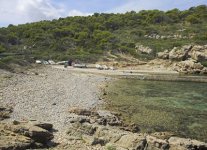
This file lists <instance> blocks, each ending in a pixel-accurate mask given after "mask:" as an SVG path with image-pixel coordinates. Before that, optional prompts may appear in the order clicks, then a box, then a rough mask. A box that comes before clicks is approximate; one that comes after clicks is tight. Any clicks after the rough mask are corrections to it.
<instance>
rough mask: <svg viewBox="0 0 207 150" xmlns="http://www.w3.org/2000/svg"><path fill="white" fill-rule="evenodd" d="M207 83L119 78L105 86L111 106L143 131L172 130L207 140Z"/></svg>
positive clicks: (187, 136) (108, 102)
mask: <svg viewBox="0 0 207 150" xmlns="http://www.w3.org/2000/svg"><path fill="white" fill-rule="evenodd" d="M206 89H207V83H197V82H177V81H173V82H171V81H152V80H150V81H149V80H138V79H118V80H115V81H113V82H111V83H109V84H108V85H107V87H106V89H105V91H106V93H107V95H106V96H105V99H106V103H107V109H109V110H111V111H115V112H118V113H120V114H121V118H122V119H123V120H124V121H125V122H126V123H128V124H130V123H136V124H137V125H138V126H139V127H140V131H141V132H148V133H152V132H165V131H167V132H172V133H173V134H175V135H178V136H181V137H185V138H193V139H198V140H201V141H205V142H206V139H207V137H206V135H207V93H206Z"/></svg>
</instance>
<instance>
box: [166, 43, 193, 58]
mask: <svg viewBox="0 0 207 150" xmlns="http://www.w3.org/2000/svg"><path fill="white" fill-rule="evenodd" d="M191 49H192V46H191V45H187V46H183V47H182V48H180V49H179V48H176V47H175V48H173V49H172V50H171V51H170V52H169V59H170V60H176V61H182V60H186V59H187V58H188V52H189V51H190V50H191Z"/></svg>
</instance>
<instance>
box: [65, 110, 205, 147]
mask: <svg viewBox="0 0 207 150" xmlns="http://www.w3.org/2000/svg"><path fill="white" fill-rule="evenodd" d="M70 112H73V113H75V114H76V115H75V116H74V117H73V118H71V125H70V126H69V127H68V130H67V139H68V141H71V143H72V141H74V140H75V141H79V142H78V143H82V144H83V145H85V147H87V146H91V149H92V147H94V146H96V147H97V146H99V148H98V149H117V150H161V149H162V150H163V149H164V150H194V149H196V150H204V149H207V143H204V142H200V141H197V140H191V139H185V138H179V137H172V134H170V133H167V132H162V133H154V134H151V135H149V134H143V133H139V132H138V131H137V132H135V133H133V132H130V131H126V130H124V129H123V123H121V121H119V122H120V124H118V125H116V126H111V125H110V124H109V122H110V121H111V119H108V120H107V118H111V116H115V115H113V114H110V112H106V111H105V112H102V113H99V112H96V111H89V110H87V113H85V112H86V110H85V109H74V108H73V109H72V110H71V109H70ZM80 112H82V113H81V114H83V115H77V114H80ZM89 114H92V115H89ZM94 114H95V115H94ZM103 114H104V115H103ZM100 118H105V119H106V122H105V124H103V123H100V122H99V120H100ZM116 119H118V117H117V118H116ZM69 143H70V142H69ZM69 145H70V144H69ZM66 147H67V146H66Z"/></svg>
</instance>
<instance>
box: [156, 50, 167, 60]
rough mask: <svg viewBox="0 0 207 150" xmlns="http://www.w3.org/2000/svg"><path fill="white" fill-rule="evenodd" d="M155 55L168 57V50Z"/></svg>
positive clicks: (162, 57)
mask: <svg viewBox="0 0 207 150" xmlns="http://www.w3.org/2000/svg"><path fill="white" fill-rule="evenodd" d="M157 57H158V58H161V59H169V51H168V50H165V51H164V52H159V53H157Z"/></svg>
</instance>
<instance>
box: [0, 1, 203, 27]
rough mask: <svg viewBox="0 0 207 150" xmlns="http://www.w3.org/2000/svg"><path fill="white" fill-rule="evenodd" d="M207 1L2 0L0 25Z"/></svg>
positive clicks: (192, 4) (167, 8) (184, 5)
mask: <svg viewBox="0 0 207 150" xmlns="http://www.w3.org/2000/svg"><path fill="white" fill-rule="evenodd" d="M201 4H205V5H207V0H0V27H2V26H7V25H9V24H15V25H17V24H23V23H28V22H35V21H40V20H51V19H56V18H59V17H66V16H85V15H90V14H93V13H95V12H99V13H101V12H103V13H111V12H113V13H118V12H119V13H124V12H127V11H132V10H134V11H140V10H143V9H145V10H148V9H160V10H169V9H173V8H179V9H180V10H184V9H188V8H190V7H192V6H197V5H201Z"/></svg>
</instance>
